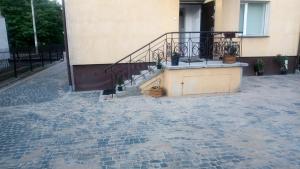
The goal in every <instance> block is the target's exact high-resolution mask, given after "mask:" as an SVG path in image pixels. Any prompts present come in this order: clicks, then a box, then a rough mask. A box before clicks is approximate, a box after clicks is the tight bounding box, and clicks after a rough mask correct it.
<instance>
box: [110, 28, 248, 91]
mask: <svg viewBox="0 0 300 169" xmlns="http://www.w3.org/2000/svg"><path fill="white" fill-rule="evenodd" d="M182 34H186V35H182ZM194 34H197V36H195V35H194ZM198 34H199V36H198ZM240 35H242V32H238V31H225V32H221V31H217V32H213V31H201V32H168V33H165V34H163V35H161V36H159V37H157V38H155V39H154V40H152V41H151V42H149V43H147V44H146V45H144V46H142V47H141V48H139V49H137V50H135V51H134V52H132V53H130V54H129V55H127V56H125V57H124V58H122V59H120V60H118V61H117V62H115V63H113V64H111V65H109V66H107V67H106V68H105V69H104V72H105V73H108V71H110V73H111V74H110V76H111V87H112V88H111V89H114V88H115V87H116V79H117V78H120V77H122V78H123V77H127V80H130V82H131V84H132V83H133V80H134V79H133V77H132V75H134V74H135V72H138V71H141V70H147V69H145V68H144V69H142V68H139V63H145V64H146V66H147V67H148V66H150V65H153V63H155V62H158V60H160V61H163V62H165V64H167V63H168V57H170V56H171V57H172V56H173V54H174V53H177V54H179V55H180V56H182V57H183V59H185V61H186V62H187V63H189V64H190V63H191V62H192V61H191V60H193V59H194V58H195V57H196V59H197V58H199V59H200V60H201V59H205V60H206V62H207V61H208V59H214V58H217V57H223V56H224V54H225V53H224V49H225V48H224V47H225V46H226V45H229V44H230V45H235V47H237V48H236V49H238V54H239V55H241V52H242V50H241V47H242V36H240ZM162 38H163V39H162ZM232 42H233V43H232ZM125 60H126V61H125ZM121 63H124V64H125V65H124V67H125V66H126V67H127V68H126V69H127V70H126V69H124V70H122V69H120V70H118V69H119V68H118V69H114V68H115V67H117V65H118V64H121ZM142 66H143V65H142ZM144 66H145V65H144ZM149 72H150V70H149V68H148V72H147V73H149ZM142 76H143V75H142Z"/></svg>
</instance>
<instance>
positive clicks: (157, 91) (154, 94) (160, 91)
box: [149, 87, 165, 97]
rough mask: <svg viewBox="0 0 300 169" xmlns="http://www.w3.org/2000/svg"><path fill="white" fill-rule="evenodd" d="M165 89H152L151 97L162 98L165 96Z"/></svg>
mask: <svg viewBox="0 0 300 169" xmlns="http://www.w3.org/2000/svg"><path fill="white" fill-rule="evenodd" d="M164 93H165V92H164V89H163V88H160V87H152V88H151V89H150V92H149V95H150V96H152V97H162V96H163V95H164Z"/></svg>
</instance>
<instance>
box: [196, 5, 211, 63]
mask: <svg viewBox="0 0 300 169" xmlns="http://www.w3.org/2000/svg"><path fill="white" fill-rule="evenodd" d="M214 15H215V2H214V1H212V2H208V3H205V4H203V5H202V14H201V31H202V32H203V31H208V32H213V31H214V25H215V19H214ZM200 42H201V47H200V48H201V49H202V51H203V52H201V54H200V58H206V59H213V43H214V36H213V34H211V33H202V34H201V40H200Z"/></svg>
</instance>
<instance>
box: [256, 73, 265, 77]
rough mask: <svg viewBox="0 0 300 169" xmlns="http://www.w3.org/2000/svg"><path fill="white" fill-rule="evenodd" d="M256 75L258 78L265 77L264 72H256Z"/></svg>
mask: <svg viewBox="0 0 300 169" xmlns="http://www.w3.org/2000/svg"><path fill="white" fill-rule="evenodd" d="M256 75H257V76H263V75H264V72H256Z"/></svg>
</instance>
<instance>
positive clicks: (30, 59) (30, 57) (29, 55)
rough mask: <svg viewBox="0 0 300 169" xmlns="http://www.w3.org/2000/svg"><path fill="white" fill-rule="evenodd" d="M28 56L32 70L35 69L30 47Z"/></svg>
mask: <svg viewBox="0 0 300 169" xmlns="http://www.w3.org/2000/svg"><path fill="white" fill-rule="evenodd" d="M28 57H29V64H30V71H33V68H32V56H31V49H30V48H28Z"/></svg>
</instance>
